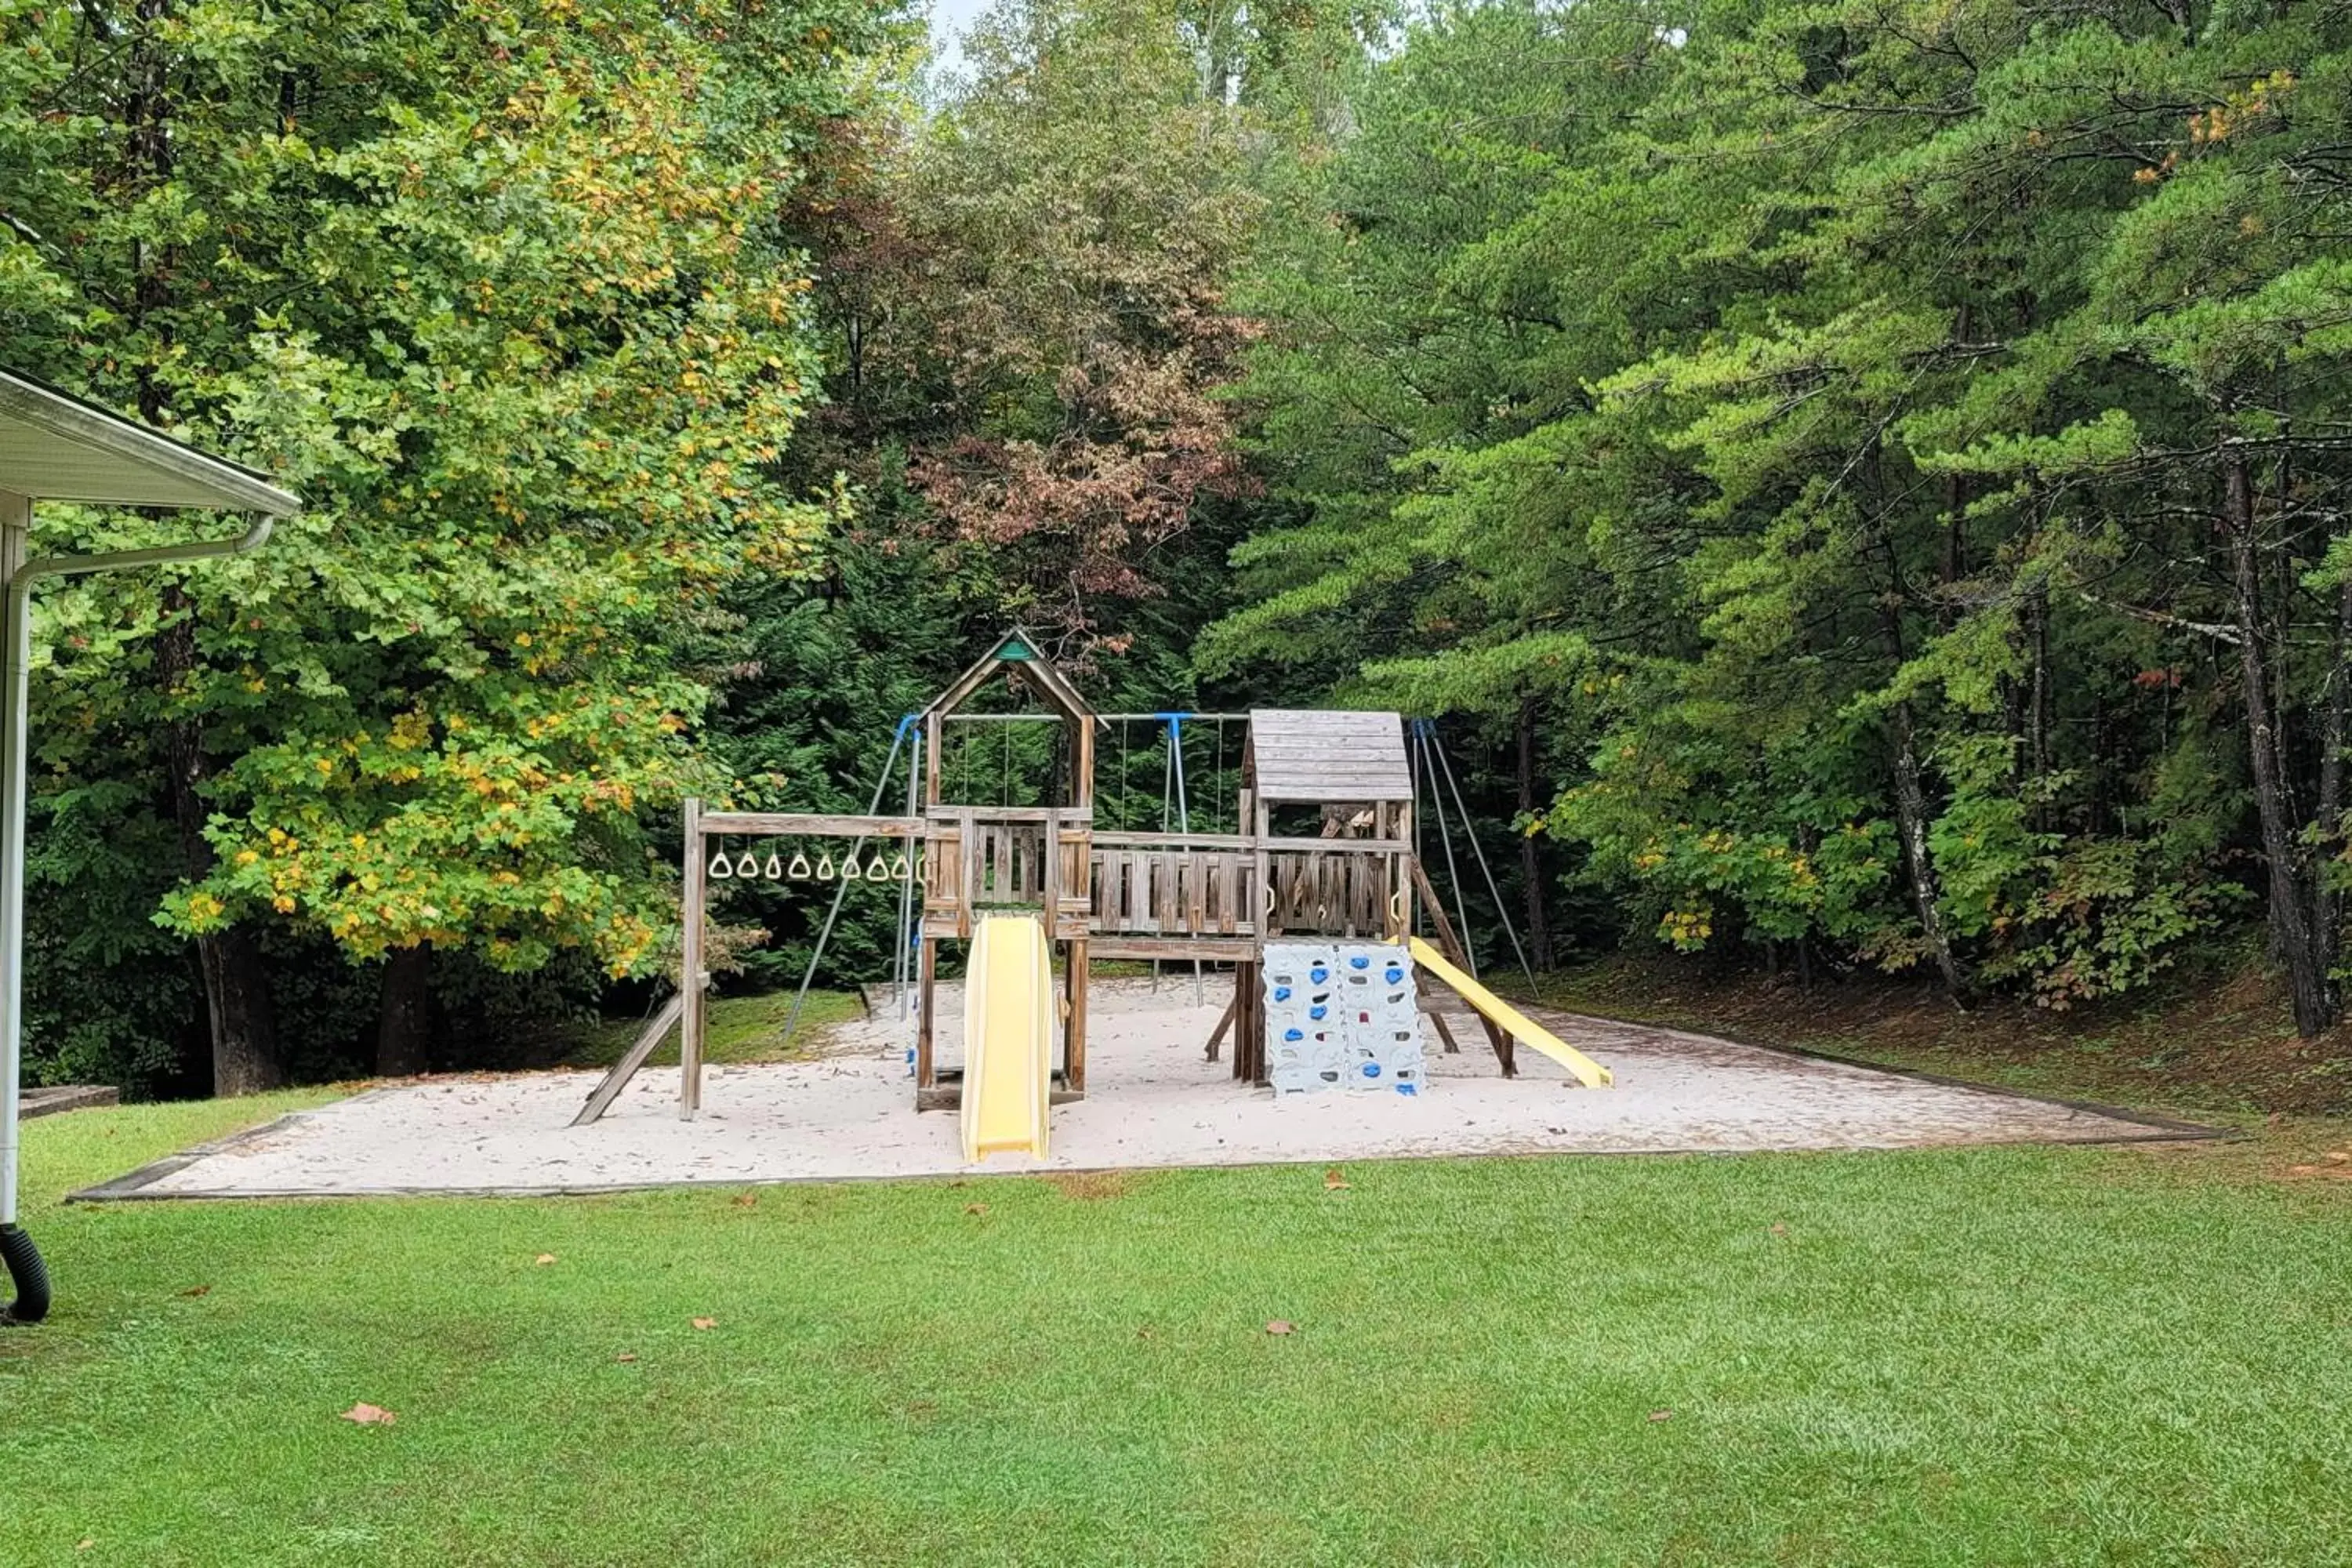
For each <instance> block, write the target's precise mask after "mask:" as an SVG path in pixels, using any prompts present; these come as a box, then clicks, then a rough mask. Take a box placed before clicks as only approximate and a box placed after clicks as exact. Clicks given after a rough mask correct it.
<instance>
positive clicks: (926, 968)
mask: <svg viewBox="0 0 2352 1568" xmlns="http://www.w3.org/2000/svg"><path fill="white" fill-rule="evenodd" d="M939 981H940V944H939V941H938V939H937V938H935V937H933V936H932V935H930V933H929V931H925V933H924V935H923V963H922V977H921V984H919V986H918V987H917V993H916V997H915V1088H916V1089H929V1088H930V1087H931V1086H932V1085H934V1084H935V1083H937V1082H938V1081H939V1074H938V1072H937V1070H936V1069H934V1068H933V1067H932V1065H931V1012H932V1004H933V1002H934V1001H935V1000H936V999H937V996H938V992H939Z"/></svg>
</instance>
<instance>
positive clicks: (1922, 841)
mask: <svg viewBox="0 0 2352 1568" xmlns="http://www.w3.org/2000/svg"><path fill="white" fill-rule="evenodd" d="M1889 717H1890V719H1891V721H1892V722H1893V724H1894V729H1895V830H1896V832H1897V833H1898V834H1900V836H1901V837H1902V839H1903V869H1904V872H1905V874H1906V876H1907V877H1908V878H1909V879H1910V882H1911V902H1912V906H1913V907H1914V908H1915V909H1916V910H1918V911H1919V934H1920V935H1921V936H1922V937H1924V938H1926V939H1927V954H1928V956H1929V957H1931V958H1933V959H1934V960H1935V961H1936V972H1937V973H1938V974H1940V975H1942V976H1943V979H1944V990H1945V993H1946V994H1948V995H1949V996H1950V997H1951V999H1952V1001H1953V1003H1954V1004H1955V1005H1958V1003H1959V1002H1960V1000H1961V994H1962V989H1963V987H1962V982H1961V979H1960V966H1959V963H1958V960H1956V959H1955V958H1953V956H1952V944H1951V940H1950V939H1949V938H1948V937H1947V936H1946V935H1945V934H1944V917H1943V913H1942V911H1941V910H1937V907H1936V870H1935V867H1934V865H1933V864H1932V863H1931V862H1930V861H1929V860H1928V858H1927V790H1926V789H1925V788H1924V787H1923V786H1922V785H1921V784H1920V782H1919V743H1918V737H1917V734H1916V731H1915V730H1914V728H1913V725H1912V719H1911V704H1909V703H1908V702H1897V703H1896V704H1895V707H1894V710H1893V711H1892V712H1891V714H1890V715H1889Z"/></svg>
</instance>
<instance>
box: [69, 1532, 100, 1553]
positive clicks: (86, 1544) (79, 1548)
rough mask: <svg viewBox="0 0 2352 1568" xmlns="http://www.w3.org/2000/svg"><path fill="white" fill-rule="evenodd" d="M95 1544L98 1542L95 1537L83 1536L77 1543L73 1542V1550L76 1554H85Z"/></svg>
mask: <svg viewBox="0 0 2352 1568" xmlns="http://www.w3.org/2000/svg"><path fill="white" fill-rule="evenodd" d="M97 1544H98V1542H97V1540H96V1538H95V1537H92V1536H88V1535H85V1536H83V1537H82V1538H81V1539H80V1540H79V1541H77V1542H74V1550H75V1551H76V1552H87V1551H89V1549H90V1548H91V1547H93V1546H95V1545H97Z"/></svg>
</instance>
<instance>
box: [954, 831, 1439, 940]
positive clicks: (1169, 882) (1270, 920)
mask: <svg viewBox="0 0 2352 1568" xmlns="http://www.w3.org/2000/svg"><path fill="white" fill-rule="evenodd" d="M923 820H924V855H923V915H924V922H923V923H924V930H925V931H926V933H927V934H929V935H930V936H934V937H954V938H959V939H961V938H969V937H970V936H971V926H972V920H973V918H974V916H975V915H976V914H978V913H980V912H982V911H985V910H1002V909H1023V910H1040V911H1044V910H1052V911H1053V912H1054V916H1055V918H1054V921H1053V927H1054V934H1055V936H1057V937H1061V938H1065V939H1068V940H1077V939H1081V938H1087V937H1098V938H1102V939H1104V940H1106V941H1110V942H1122V940H1123V939H1124V942H1138V941H1140V942H1150V941H1160V940H1165V941H1179V940H1183V941H1199V942H1210V943H1214V942H1221V941H1239V942H1247V941H1250V940H1252V939H1255V938H1256V937H1258V936H1260V935H1276V934H1291V935H1297V936H1309V935H1318V936H1342V937H1357V938H1361V939H1364V940H1368V941H1370V940H1378V939H1380V938H1381V937H1384V936H1393V935H1394V934H1395V933H1396V932H1397V931H1399V930H1400V929H1401V926H1400V924H1399V921H1398V913H1397V911H1398V910H1399V909H1400V907H1401V904H1400V899H1399V896H1400V894H1402V892H1403V891H1404V889H1405V873H1404V870H1403V867H1404V858H1405V857H1406V856H1407V855H1408V854H1410V852H1411V848H1412V847H1411V846H1410V845H1408V844H1405V843H1402V842H1401V841H1393V840H1389V839H1377V838H1278V837H1267V838H1258V837H1254V836H1252V835H1247V834H1231V833H1097V832H1095V831H1093V825H1092V814H1091V813H1090V812H1087V811H1085V810H1082V809H1070V808H1062V809H1056V808H1053V807H1003V806H955V805H948V806H932V807H930V808H929V810H928V811H927V812H926V813H925V814H924V819H923Z"/></svg>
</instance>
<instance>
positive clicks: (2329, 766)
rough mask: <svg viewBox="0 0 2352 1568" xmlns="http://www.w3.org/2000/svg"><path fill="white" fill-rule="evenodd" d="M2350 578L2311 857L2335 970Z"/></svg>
mask: <svg viewBox="0 0 2352 1568" xmlns="http://www.w3.org/2000/svg"><path fill="white" fill-rule="evenodd" d="M2347 660H2352V577H2347V579H2345V581H2344V583H2343V584H2342V585H2340V586H2339V587H2338V588H2337V589H2336V636H2335V639H2334V641H2333V643H2332V645H2331V646H2330V647H2329V649H2328V660H2327V709H2326V714H2327V717H2326V728H2325V729H2324V730H2323V731H2321V734H2320V742H2319V800H2318V828H2319V842H2318V844H2317V845H2316V846H2315V848H2314V851H2313V854H2312V857H2311V909H2312V916H2313V921H2314V923H2315V926H2316V927H2317V932H2316V934H2317V936H2318V938H2319V957H2320V963H2321V964H2322V965H2323V966H2324V967H2325V969H2326V971H2327V972H2328V973H2331V974H2332V973H2334V971H2335V968H2336V952H2337V950H2338V948H2339V946H2340V945H2341V942H2342V935H2341V924H2340V922H2341V919H2342V911H2341V910H2339V909H2338V907H2337V904H2338V900H2337V899H2336V889H2333V888H2331V887H2329V886H2328V885H2327V868H2328V867H2329V866H2331V865H2333V864H2334V863H2335V861H2336V857H2337V856H2339V855H2341V854H2342V853H2343V852H2344V747H2345V743H2346V741H2347V733H2346V731H2347V728H2352V669H2347V668H2346V662H2347Z"/></svg>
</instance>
